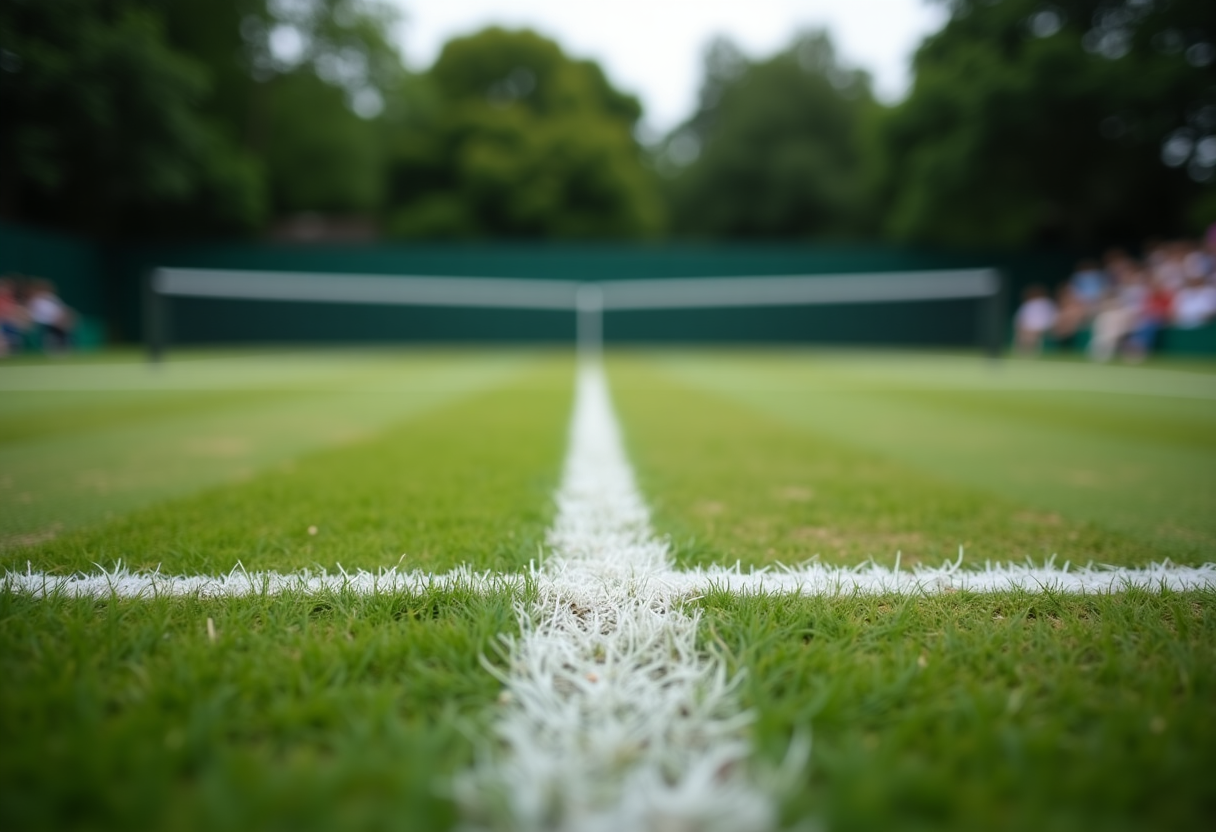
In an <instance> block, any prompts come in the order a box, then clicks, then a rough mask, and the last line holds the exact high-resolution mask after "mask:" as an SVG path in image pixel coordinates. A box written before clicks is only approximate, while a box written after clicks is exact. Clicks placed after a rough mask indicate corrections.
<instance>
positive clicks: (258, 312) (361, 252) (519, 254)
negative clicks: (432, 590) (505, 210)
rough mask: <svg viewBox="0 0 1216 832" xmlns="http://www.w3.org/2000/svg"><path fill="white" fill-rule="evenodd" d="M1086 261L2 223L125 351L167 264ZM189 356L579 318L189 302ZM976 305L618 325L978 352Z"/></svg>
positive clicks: (691, 337)
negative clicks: (224, 237) (317, 240)
mask: <svg viewBox="0 0 1216 832" xmlns="http://www.w3.org/2000/svg"><path fill="white" fill-rule="evenodd" d="M1074 257H1075V253H1073V252H1059V251H1056V252H1049V251H1044V252H1025V251H1018V252H1001V251H979V250H977V251H939V250H933V249H923V248H911V247H900V246H888V245H853V246H845V245H841V246H828V245H794V244H752V245H745V244H736V243H731V244H688V243H678V244H676V243H669V244H655V245H645V244H543V243H505V242H486V243H470V244H406V243H401V244H396V243H379V244H373V245H357V246H351V245H284V244H262V243H245V242H182V243H163V242H161V243H141V242H124V243H110V244H97V243H92V242H89V241H85V240H81V239H78V238H74V237H69V236H66V235H62V234H57V233H52V232H47V231H43V230H39V229H33V228H28V227H24V226H15V225H11V224H0V272H13V271H16V272H22V273H25V274H30V275H38V276H44V277H49V278H51V279H53V280H55V281H56V283H57V284H58V285H59V287H60V291H61V294H62V296H63V298H64V300H65V301H66V302H67V303H68V304H69V305H71V306H73V307H74V308H76V309H77V310H78V311H79V312H80V313H82V315H84V316H85V317H86V318H88V319H90V320H96V321H104V323H105V327H106V331H107V333H108V335H109V339H110V340H111V341H113V342H137V341H140V340H141V339H142V337H143V332H142V316H141V302H142V295H143V285H144V281H145V280H146V279H147V275H148V273H149V272H150V271H151V270H152V269H154V268H156V267H158V266H173V267H183V268H215V269H265V270H273V271H306V272H322V273H335V274H389V275H391V274H402V275H405V274H412V275H454V276H467V277H529V278H538V279H561V280H588V281H595V280H607V279H612V280H621V279H632V278H665V277H711V276H740V275H784V274H849V273H862V272H878V271H907V270H917V269H943V268H974V267H984V266H995V267H997V268H999V269H1001V271H1002V273H1003V274H1004V275H1005V277H1006V279H1007V281H1008V283H1009V287H1010V290H1011V296H1012V297H1014V298H1016V297H1017V296H1018V294H1019V293H1020V290H1021V289H1022V288H1023V287H1025V286H1026V285H1028V284H1030V283H1047V284H1054V283H1058V282H1059V281H1061V280H1064V279H1065V278H1067V276H1068V274H1069V273H1070V271H1071V266H1072V262H1073V260H1074ZM172 305H173V313H172V320H173V323H172V327H173V330H172V331H173V338H174V340H175V341H176V342H178V343H203V342H229V343H242V342H268V341H270V342H310V341H321V342H325V341H330V342H336V341H517V342H519V341H526V342H544V341H569V340H571V339H572V338H573V335H574V316H573V314H567V313H564V312H543V311H527V310H481V309H449V308H427V307H370V306H358V305H349V306H348V305H341V306H336V305H316V304H306V303H285V302H276V301H244V302H233V301H225V300H209V299H174V300H173V302H172ZM975 308H976V301H971V300H965V301H950V302H929V303H890V304H866V305H863V306H848V305H844V306H821V307H783V308H772V307H770V308H755V309H739V310H736V309H729V310H726V309H700V310H655V311H636V312H613V313H611V314H609V315H608V316H607V318H606V320H605V337H606V338H607V340H609V341H614V342H672V341H685V342H690V341H691V342H715V341H755V342H765V341H767V342H800V341H801V342H826V343H875V344H883V343H885V344H891V343H902V344H917V345H971V344H975V343H976V342H977V315H976V314H975Z"/></svg>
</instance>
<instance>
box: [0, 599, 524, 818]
mask: <svg viewBox="0 0 1216 832" xmlns="http://www.w3.org/2000/svg"><path fill="white" fill-rule="evenodd" d="M514 601H515V598H514V597H510V596H507V595H503V594H497V595H490V596H485V595H480V594H478V595H473V594H472V593H470V592H468V591H458V590H453V591H444V592H431V593H423V594H419V595H405V594H400V595H380V596H359V597H353V596H349V595H345V594H343V593H332V594H328V595H322V596H308V597H305V596H300V595H293V594H289V595H281V596H277V597H254V598H240V599H217V600H210V601H201V600H197V599H164V598H162V599H157V600H145V601H118V600H104V601H99V602H93V601H90V600H73V599H68V598H57V599H51V600H32V599H30V598H23V597H16V596H13V595H10V594H7V593H0V634H2V635H0V638H2V640H3V642H2V643H3V648H2V649H0V674H3V678H4V680H5V681H4V684H3V685H0V737H2V738H3V747H4V753H3V754H0V822H2V825H3V826H4V828H5V829H124V830H126V829H183V830H191V829H212V830H220V829H223V830H232V829H258V830H276V829H278V830H285V831H286V830H292V832H294V831H295V830H308V829H315V830H331V829H402V830H412V829H416V830H429V829H441V828H446V827H448V826H450V825H451V824H452V822H453V820H454V808H453V805H452V801H451V800H450V797H449V794H448V786H449V785H450V782H451V779H452V778H453V777H454V776H455V775H456V773H457V772H459V771H461V770H463V769H464V768H465V767H467V766H468V765H469V764H470V762H471V760H472V753H473V750H474V748H475V743H474V739H473V738H475V737H477V736H479V735H481V734H484V732H485V730H486V727H487V725H488V721H489V719H490V717H491V711H490V709H489V707H488V705H489V703H492V702H494V700H495V697H496V696H497V694H498V687H499V685H498V682H497V681H496V680H495V679H494V678H493V677H492V676H491V675H490V674H489V673H487V672H486V671H485V669H484V668H483V667H482V666H481V665H480V663H479V661H478V656H479V654H480V653H482V652H483V651H486V650H487V647H488V645H490V644H491V643H492V641H493V639H494V638H495V636H496V635H497V634H499V633H504V632H512V631H513V630H514V628H515V620H514V611H513V606H512V605H513V603H514ZM208 621H211V622H212V623H213V628H214V631H215V639H214V640H212V639H211V638H209V635H208V628H207V623H208ZM490 655H491V656H493V655H494V654H493V653H490Z"/></svg>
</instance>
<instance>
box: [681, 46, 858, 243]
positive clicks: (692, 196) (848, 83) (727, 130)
mask: <svg viewBox="0 0 1216 832" xmlns="http://www.w3.org/2000/svg"><path fill="white" fill-rule="evenodd" d="M875 106H876V105H875V104H874V102H873V100H872V98H871V95H870V82H869V78H868V76H867V75H866V74H865V73H864V72H860V71H857V70H850V69H847V68H845V67H843V66H842V65H841V64H840V62H839V60H838V59H837V56H836V52H835V49H834V48H833V46H832V43H831V40H830V39H829V38H828V36H827V34H826V33H824V32H812V33H809V34H806V35H803V36H801V37H799V38H798V39H796V40H795V41H794V43H793V44H792V45H791V46H790V47H789V48H788V49H786V50H785V51H783V52H781V53H780V54H778V55H776V56H774V57H772V58H769V59H767V60H763V61H759V62H752V61H749V60H748V59H747V58H746V57H744V56H743V54H742V53H741V52H739V51H738V49H737V48H735V47H734V46H733V45H732V44H731V43H730V42H729V41H726V40H719V41H717V42H716V43H715V44H713V45H712V46H711V48H710V49H709V51H708V52H707V55H706V67H705V82H704V85H703V87H702V90H701V103H700V107H699V108H698V110H697V112H696V114H695V115H694V116H693V117H692V118H691V119H690V120H689V121H688V122H687V123H686V124H685V125H683V126H682V127H681V128H679V129H678V130H677V131H676V132H675V133H674V135H673V136H672V137H671V138H670V139H669V140H668V143H667V147H666V154H665V157H663V159H662V160H661V164H665V165H666V166H667V168H668V171H667V172H668V173H669V174H671V175H673V176H674V181H673V182H672V183H671V186H670V191H671V198H672V204H673V215H674V216H673V225H674V227H675V230H676V231H677V232H680V233H685V234H694V235H706V236H719V237H721V236H725V237H820V238H822V237H839V236H847V235H856V234H858V233H862V232H864V231H866V230H867V227H866V224H867V220H868V216H869V213H870V211H869V207H868V205H867V198H866V182H865V168H866V164H867V162H868V158H867V156H866V153H865V147H866V146H865V129H866V125H867V119H868V118H870V117H871V116H872V114H873V112H874V109H875ZM689 162H691V163H689ZM681 163H684V164H686V167H683V168H681Z"/></svg>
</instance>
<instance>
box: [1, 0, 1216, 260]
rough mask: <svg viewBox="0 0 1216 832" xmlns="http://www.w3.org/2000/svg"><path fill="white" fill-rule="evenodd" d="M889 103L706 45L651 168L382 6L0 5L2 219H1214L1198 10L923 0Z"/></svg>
mask: <svg viewBox="0 0 1216 832" xmlns="http://www.w3.org/2000/svg"><path fill="white" fill-rule="evenodd" d="M939 2H943V3H944V4H945V5H946V6H947V8H948V10H949V16H948V20H947V22H946V24H945V25H944V26H943V28H942V29H941V30H940V31H939V32H937V33H936V34H934V35H932V36H930V37H929V38H927V39H926V40H925V42H924V43H923V45H922V46H921V48H920V49H919V51H918V52H917V54H916V58H915V62H914V71H915V79H914V83H913V85H912V88H911V91H910V93H909V94H908V96H907V98H906V99H905V100H904V101H902V102H901V103H899V104H896V105H894V106H885V105H883V104H881V103H879V102H877V101H876V100H875V99H874V97H873V95H872V93H871V88H870V80H869V78H868V76H867V75H866V74H865V73H864V72H862V71H860V70H857V69H854V68H851V67H849V66H848V65H847V63H846V62H845V61H843V60H842V59H841V58H840V57H839V56H838V54H837V52H836V50H835V49H834V47H833V45H832V42H831V40H830V39H829V37H828V36H827V34H826V33H824V32H814V31H813V32H806V33H803V34H802V35H800V36H798V37H795V38H794V39H793V40H792V41H791V43H790V44H789V46H788V47H786V48H785V49H783V50H781V51H779V52H778V53H776V54H773V55H769V56H766V57H760V58H753V57H749V56H747V55H744V54H743V53H742V52H741V51H740V50H739V49H738V48H737V47H736V46H735V45H733V44H732V43H731V42H730V41H729V40H726V39H720V40H718V41H716V42H715V43H713V44H712V45H711V46H710V48H709V49H708V51H707V53H706V59H705V66H704V81H703V84H702V89H701V95H700V100H699V103H698V106H697V109H696V111H695V112H694V113H692V114H691V115H690V117H689V118H688V120H687V121H685V122H684V123H683V124H681V125H680V126H679V127H678V128H676V129H675V130H674V131H673V132H672V133H671V135H669V136H667V137H666V138H665V139H663V140H662V141H660V142H659V143H658V144H657V145H655V146H653V147H643V146H642V145H641V144H640V143H639V141H638V139H637V138H636V135H637V132H638V126H639V122H640V118H641V112H642V111H641V106H640V104H639V102H638V100H637V99H636V98H635V97H633V96H632V95H629V94H627V93H625V92H622V91H620V90H618V89H617V88H616V87H614V86H613V84H612V83H611V82H610V80H609V79H608V78H607V77H606V76H605V74H604V72H603V71H602V70H601V68H600V67H599V66H598V65H597V64H595V63H594V62H592V61H587V60H580V59H578V58H576V57H573V56H571V55H569V54H567V53H566V52H565V51H563V49H562V48H561V46H560V45H558V44H557V43H554V42H553V41H551V40H549V39H547V38H545V37H542V36H540V35H538V34H536V33H534V32H531V31H508V30H504V29H499V28H491V29H487V30H484V31H481V32H476V33H473V34H470V35H467V36H464V37H459V38H456V39H454V40H452V41H451V42H450V43H448V44H447V45H446V46H445V47H444V49H443V51H442V53H441V54H440V56H439V58H438V59H437V60H436V62H435V63H434V65H433V66H431V67H430V68H429V69H427V70H426V71H422V72H411V71H409V70H407V69H406V68H405V66H404V64H403V58H402V55H401V54H400V53H399V51H398V49H397V47H396V46H395V45H394V44H395V34H394V26H395V25H396V23H397V19H398V14H397V12H396V10H395V6H393V5H391V4H390V3H389V2H388V0H56V2H46V0H5V2H4V3H3V4H0V217H4V218H7V219H19V220H25V221H30V222H36V223H44V224H49V225H55V226H60V227H64V228H68V229H72V230H76V231H84V232H87V233H90V234H94V235H99V236H120V235H139V236H148V235H157V234H162V235H224V234H233V233H244V234H257V233H263V232H265V231H266V230H267V228H268V227H270V226H271V225H272V224H273V223H274V222H275V221H276V220H277V219H280V218H284V217H290V216H292V215H295V214H300V213H304V212H320V213H324V214H330V215H340V216H343V217H357V218H361V219H366V220H368V221H369V222H375V223H378V224H379V226H380V227H381V228H382V229H383V231H384V233H385V234H386V235H388V236H394V237H399V238H405V239H468V238H478V237H489V238H531V239H537V238H557V239H637V238H648V237H655V236H661V235H663V234H665V233H669V234H674V235H678V236H684V237H700V238H714V239H763V238H784V239H841V238H853V239H888V240H898V241H907V242H916V243H925V242H927V243H936V244H946V245H1006V246H1026V245H1041V244H1068V245H1073V246H1093V245H1096V244H1103V243H1107V242H1115V241H1117V242H1120V243H1123V244H1128V243H1134V242H1137V241H1139V240H1140V239H1142V238H1145V237H1147V236H1149V235H1154V234H1175V233H1193V232H1194V231H1196V230H1198V228H1199V227H1201V225H1202V224H1204V223H1206V222H1211V221H1212V220H1213V219H1216V4H1214V3H1212V2H1210V0H939Z"/></svg>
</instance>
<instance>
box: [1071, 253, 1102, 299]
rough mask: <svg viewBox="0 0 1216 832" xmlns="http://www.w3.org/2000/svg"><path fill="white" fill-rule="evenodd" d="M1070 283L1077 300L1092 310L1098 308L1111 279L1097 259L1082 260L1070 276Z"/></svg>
mask: <svg viewBox="0 0 1216 832" xmlns="http://www.w3.org/2000/svg"><path fill="white" fill-rule="evenodd" d="M1068 285H1069V288H1071V289H1072V294H1073V297H1074V298H1075V300H1076V301H1078V302H1080V303H1082V304H1084V305H1085V306H1086V308H1088V309H1089V310H1091V312H1092V311H1094V310H1097V308H1098V304H1099V303H1100V302H1101V300H1102V295H1103V294H1104V293H1105V292H1106V288H1107V286H1108V285H1110V279H1109V278H1108V277H1107V276H1106V273H1105V272H1104V271H1102V269H1101V268H1099V266H1098V263H1097V261H1095V260H1082V261H1080V262H1079V263H1077V268H1076V270H1075V271H1074V272H1073V273H1072V277H1071V278H1069V280H1068Z"/></svg>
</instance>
